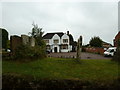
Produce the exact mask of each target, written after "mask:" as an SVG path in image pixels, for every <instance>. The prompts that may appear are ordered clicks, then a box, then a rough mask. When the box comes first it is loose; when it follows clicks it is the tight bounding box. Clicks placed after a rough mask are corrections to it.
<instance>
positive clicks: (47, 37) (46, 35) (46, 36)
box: [43, 32, 64, 39]
mask: <svg viewBox="0 0 120 90" xmlns="http://www.w3.org/2000/svg"><path fill="white" fill-rule="evenodd" d="M55 34H57V35H58V36H59V37H60V38H61V37H62V36H63V35H64V33H63V32H56V33H47V34H45V35H44V36H43V39H51V38H52V37H53V36H54V35H55Z"/></svg>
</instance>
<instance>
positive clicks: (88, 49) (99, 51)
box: [86, 47, 105, 54]
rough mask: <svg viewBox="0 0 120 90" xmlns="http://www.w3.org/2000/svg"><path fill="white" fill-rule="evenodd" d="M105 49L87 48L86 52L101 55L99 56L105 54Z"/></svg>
mask: <svg viewBox="0 0 120 90" xmlns="http://www.w3.org/2000/svg"><path fill="white" fill-rule="evenodd" d="M104 51H105V50H104V48H93V47H91V48H86V52H91V53H99V54H103V53H104Z"/></svg>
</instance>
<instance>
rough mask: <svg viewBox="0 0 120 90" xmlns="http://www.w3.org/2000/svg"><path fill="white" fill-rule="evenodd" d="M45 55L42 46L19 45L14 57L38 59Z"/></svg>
mask: <svg viewBox="0 0 120 90" xmlns="http://www.w3.org/2000/svg"><path fill="white" fill-rule="evenodd" d="M45 56H46V54H45V49H44V47H40V46H35V47H31V46H28V45H20V46H19V47H18V48H17V49H16V50H15V54H14V59H28V60H29V59H39V58H44V57H45Z"/></svg>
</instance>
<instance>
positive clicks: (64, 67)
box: [2, 58, 120, 81]
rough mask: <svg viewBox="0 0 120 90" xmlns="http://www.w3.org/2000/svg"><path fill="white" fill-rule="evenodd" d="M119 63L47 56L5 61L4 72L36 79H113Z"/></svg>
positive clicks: (3, 64)
mask: <svg viewBox="0 0 120 90" xmlns="http://www.w3.org/2000/svg"><path fill="white" fill-rule="evenodd" d="M118 66H119V65H118V64H117V63H116V62H113V61H111V60H81V63H77V62H75V60H73V59H61V58H45V59H43V60H36V61H31V62H24V63H23V62H22V63H21V62H19V61H3V62H2V70H3V71H2V73H3V74H7V73H10V74H15V75H23V76H30V77H31V76H32V77H34V78H36V79H76V80H78V79H80V80H96V79H97V80H108V81H109V80H113V79H115V78H117V77H118V72H119V71H120V70H119V71H118Z"/></svg>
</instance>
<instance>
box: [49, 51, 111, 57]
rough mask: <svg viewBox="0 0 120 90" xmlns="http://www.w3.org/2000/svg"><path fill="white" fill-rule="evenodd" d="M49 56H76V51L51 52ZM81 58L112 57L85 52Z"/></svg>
mask: <svg viewBox="0 0 120 90" xmlns="http://www.w3.org/2000/svg"><path fill="white" fill-rule="evenodd" d="M48 57H57V58H76V52H70V53H50V54H48ZM81 59H111V57H104V56H103V55H98V54H92V53H83V52H82V54H81Z"/></svg>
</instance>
